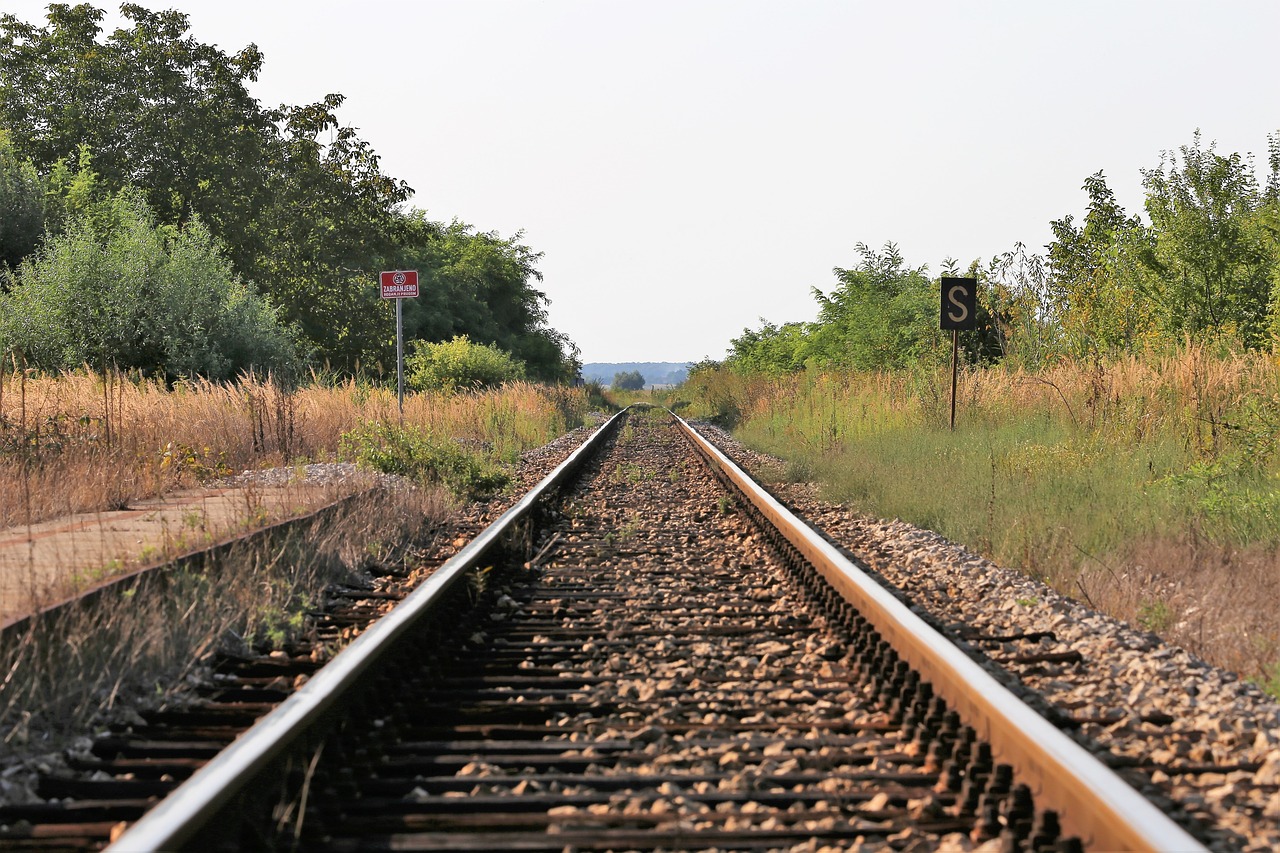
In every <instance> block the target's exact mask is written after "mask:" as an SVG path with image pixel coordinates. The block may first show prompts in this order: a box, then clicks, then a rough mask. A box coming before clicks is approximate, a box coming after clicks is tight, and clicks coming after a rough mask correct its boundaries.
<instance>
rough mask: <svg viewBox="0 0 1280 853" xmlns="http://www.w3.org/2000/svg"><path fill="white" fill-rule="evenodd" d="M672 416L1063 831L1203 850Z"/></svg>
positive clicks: (1133, 846) (1130, 844) (1096, 840)
mask: <svg viewBox="0 0 1280 853" xmlns="http://www.w3.org/2000/svg"><path fill="white" fill-rule="evenodd" d="M673 417H675V418H676V421H677V423H678V424H679V426H680V428H681V429H682V430H683V431H684V432H685V434H686V435H687V436H688V437H689V439H690V440H691V441H692V442H693V443H694V445H695V446H696V447H697V448H698V450H699V452H700V453H701V454H702V455H703V456H704V457H705V458H706V459H707V460H708V462H710V463H711V464H712V465H713V466H714V467H716V468H718V469H720V471H721V472H722V473H723V474H724V476H725V477H727V478H728V479H729V480H730V481H731V482H732V483H733V484H734V486H735V487H736V488H738V489H739V490H740V491H741V492H742V493H743V495H744V496H745V497H746V498H747V500H749V501H750V502H751V503H752V505H753V506H754V507H755V508H756V509H757V510H758V511H759V512H760V513H761V515H763V516H764V517H765V518H766V519H767V520H768V521H769V523H771V524H773V525H774V526H776V527H777V528H778V529H779V531H780V532H781V533H782V535H783V536H785V537H786V539H787V540H788V541H789V542H790V543H791V545H792V546H793V547H795V548H796V550H797V551H799V552H800V554H801V555H803V556H804V558H805V559H806V560H808V561H809V562H810V564H812V565H813V566H814V567H815V568H816V569H817V570H818V571H820V572H821V573H822V574H823V576H824V577H826V578H827V580H828V581H829V582H830V583H831V584H832V586H834V587H835V588H836V589H837V590H838V591H839V592H840V594H841V595H842V596H844V598H845V599H846V600H847V601H849V602H850V603H851V604H852V605H853V606H854V607H855V608H857V610H858V611H859V612H860V613H862V615H863V616H864V617H865V618H866V619H867V620H868V621H869V622H870V623H871V624H872V626H873V627H874V628H875V630H877V631H879V632H880V634H881V636H882V637H884V639H886V640H887V641H889V643H890V644H891V645H892V646H893V647H894V648H895V649H896V650H897V651H898V654H899V655H900V657H902V659H904V660H906V661H907V662H908V663H909V664H910V665H911V666H912V667H913V668H915V669H916V670H917V671H918V672H919V673H920V677H921V678H922V679H924V680H927V681H930V682H931V683H932V684H933V689H934V692H935V693H936V694H937V695H939V696H941V697H942V698H943V699H945V700H946V702H947V703H948V705H950V707H951V708H953V709H954V710H956V711H958V712H959V713H960V716H961V717H962V718H963V719H964V720H965V722H966V724H967V725H970V726H972V727H973V728H974V729H975V730H976V731H977V732H978V733H979V735H980V736H982V737H983V739H984V740H986V741H987V742H988V743H989V744H991V749H992V753H993V755H995V757H996V758H997V760H999V761H1002V762H1004V763H1007V764H1010V765H1012V766H1013V768H1014V770H1015V772H1017V773H1018V774H1019V776H1020V778H1021V779H1023V780H1024V781H1026V782H1027V783H1028V784H1029V785H1030V787H1031V788H1032V791H1033V793H1034V794H1035V795H1036V799H1037V802H1038V803H1040V804H1042V805H1044V806H1046V807H1048V808H1052V809H1055V810H1056V811H1058V813H1059V816H1060V819H1061V821H1062V824H1063V827H1064V829H1066V830H1067V831H1069V832H1070V833H1071V834H1073V835H1076V836H1078V837H1079V838H1080V839H1081V840H1082V841H1083V842H1084V843H1086V844H1087V845H1089V846H1091V847H1093V848H1094V849H1099V850H1150V851H1161V853H1163V852H1164V851H1195V850H1204V849H1205V847H1204V845H1202V844H1201V843H1200V842H1198V841H1196V839H1195V838H1193V837H1192V836H1191V835H1190V834H1189V833H1188V832H1187V831H1186V830H1185V829H1183V828H1182V827H1181V826H1179V825H1178V824H1177V823H1175V822H1174V821H1173V820H1172V819H1171V818H1169V816H1168V815H1166V814H1164V813H1163V812H1161V811H1160V810H1159V809H1158V808H1157V807H1156V806H1155V805H1154V804H1152V803H1151V802H1150V801H1149V800H1147V799H1146V798H1145V797H1143V796H1142V795H1141V794H1139V793H1138V792H1137V791H1135V790H1134V789H1133V788H1132V787H1131V786H1130V785H1128V784H1127V783H1126V782H1125V781H1124V780H1123V779H1121V778H1120V777H1119V776H1118V775H1116V773H1115V772H1114V771H1112V770H1111V769H1110V768H1109V767H1107V766H1106V765H1105V764H1103V763H1102V762H1101V761H1099V760H1098V759H1097V758H1096V757H1094V756H1093V755H1092V754H1091V753H1089V752H1088V751H1087V750H1086V749H1085V748H1084V747H1082V746H1081V745H1080V744H1078V743H1076V742H1075V741H1074V740H1072V739H1071V738H1069V737H1068V736H1067V735H1066V734H1064V733H1063V732H1062V731H1061V730H1060V729H1058V728H1056V727H1055V726H1053V725H1052V724H1051V723H1049V721H1047V720H1046V719H1044V718H1043V717H1042V716H1040V715H1039V714H1038V713H1036V712H1035V711H1034V710H1033V709H1032V708H1030V707H1028V706H1027V705H1026V704H1025V703H1024V702H1023V701H1022V700H1021V699H1019V698H1018V697H1017V696H1016V695H1015V694H1014V693H1013V692H1011V691H1010V690H1009V689H1008V688H1006V687H1005V686H1004V685H1003V684H1001V683H1000V682H999V681H998V680H996V679H995V678H994V677H993V676H992V675H991V674H990V673H988V672H987V671H986V670H984V669H983V668H982V667H981V666H980V665H979V664H978V663H977V662H976V661H974V660H973V659H972V658H970V657H969V656H968V655H967V654H966V653H965V652H964V651H962V650H961V649H960V648H959V647H958V646H956V645H955V643H953V642H952V641H951V640H949V639H948V638H947V637H945V636H943V635H942V634H940V633H939V632H938V631H936V630H935V629H934V628H933V627H931V626H930V625H929V624H928V623H926V622H925V621H924V620H923V619H921V618H920V617H919V616H918V615H916V614H915V613H913V612H912V611H911V609H910V608H909V607H907V605H905V604H903V603H902V602H901V601H900V600H898V599H897V598H896V597H895V596H894V595H893V594H892V593H890V592H889V591H888V590H886V589H885V588H884V587H882V586H880V584H878V583H876V581H875V580H873V579H872V578H871V576H870V575H869V574H867V573H866V572H865V571H863V570H862V569H861V568H860V567H858V566H857V565H856V564H854V563H853V562H852V561H851V560H849V559H848V558H847V557H845V556H844V555H843V554H841V553H840V551H839V550H838V549H837V548H835V547H834V546H833V545H832V544H831V543H829V542H828V541H827V540H825V539H824V538H822V537H821V536H819V535H818V534H817V533H815V532H814V531H813V530H812V529H810V528H809V526H808V525H807V524H805V523H804V522H803V521H801V520H800V519H799V518H797V517H796V516H795V515H794V514H793V513H792V512H791V511H790V510H788V509H787V508H786V507H785V506H783V505H782V504H781V502H779V501H778V500H777V499H776V498H774V497H773V495H771V494H769V493H768V492H767V491H765V490H764V489H763V488H761V486H760V485H759V484H758V483H756V481H755V480H754V479H753V478H752V477H751V476H750V475H748V474H747V473H746V472H745V471H743V470H742V468H740V467H739V466H738V465H737V464H736V463H734V462H733V460H731V459H730V458H729V457H728V456H726V455H725V454H724V453H723V452H722V451H721V450H720V449H719V448H717V447H716V446H715V445H714V444H712V443H711V442H710V441H708V440H707V439H706V438H704V437H703V436H702V435H701V434H700V433H698V431H697V430H695V429H694V428H693V427H692V426H690V425H689V424H688V423H686V422H685V421H684V420H683V419H681V418H680V417H679V416H678V415H674V413H673Z"/></svg>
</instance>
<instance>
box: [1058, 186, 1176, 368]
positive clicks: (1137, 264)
mask: <svg viewBox="0 0 1280 853" xmlns="http://www.w3.org/2000/svg"><path fill="white" fill-rule="evenodd" d="M1084 191H1085V192H1086V193H1088V195H1089V206H1088V211H1087V213H1086V214H1085V219H1084V222H1083V223H1082V224H1081V225H1079V226H1077V225H1076V224H1075V222H1074V220H1073V218H1072V217H1071V216H1065V217H1063V218H1062V219H1058V220H1055V221H1053V222H1051V223H1050V228H1051V229H1052V230H1053V235H1054V239H1053V242H1051V243H1050V244H1049V247H1048V248H1049V253H1048V264H1049V291H1050V296H1051V299H1052V309H1051V310H1052V314H1053V319H1054V321H1055V322H1056V323H1057V324H1058V327H1059V329H1060V330H1061V333H1062V334H1061V342H1062V344H1063V346H1064V347H1065V348H1066V351H1067V352H1068V353H1069V354H1071V355H1076V356H1084V355H1101V354H1112V353H1117V352H1129V351H1132V350H1134V349H1136V348H1140V347H1142V346H1145V345H1148V344H1151V343H1153V342H1154V341H1155V339H1156V338H1157V336H1158V306H1157V304H1156V302H1155V301H1154V299H1153V298H1152V296H1151V293H1150V288H1151V282H1150V274H1149V267H1150V258H1151V252H1152V247H1153V235H1152V232H1151V231H1150V230H1149V229H1148V228H1147V227H1146V226H1144V225H1143V224H1142V221H1141V220H1140V219H1139V218H1138V217H1136V216H1126V215H1125V212H1124V208H1122V207H1121V206H1120V205H1119V203H1118V202H1117V201H1116V197H1115V194H1114V193H1113V192H1112V191H1111V188H1110V187H1108V186H1107V179H1106V176H1105V175H1103V173H1102V172H1101V171H1098V172H1095V173H1094V174H1092V175H1090V176H1089V177H1088V178H1086V179H1085V182H1084Z"/></svg>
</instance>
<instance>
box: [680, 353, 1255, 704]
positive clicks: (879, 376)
mask: <svg viewBox="0 0 1280 853" xmlns="http://www.w3.org/2000/svg"><path fill="white" fill-rule="evenodd" d="M683 393H684V394H686V395H689V396H690V399H691V400H692V401H693V403H694V406H693V411H694V412H695V413H698V414H701V415H703V416H712V417H718V418H719V419H720V420H721V421H722V422H729V423H735V422H736V423H737V426H738V428H737V432H738V435H739V436H740V437H741V438H742V439H743V440H744V441H746V442H747V443H748V444H749V445H752V446H754V447H756V448H758V449H760V450H763V451H766V452H769V453H771V454H774V455H777V456H780V457H782V458H784V459H786V460H788V469H789V470H788V475H789V476H790V477H791V478H793V479H810V478H812V479H817V480H819V481H821V482H823V483H824V484H825V485H826V488H827V490H828V492H829V495H830V496H831V497H832V498H834V499H837V500H840V501H844V502H847V503H849V504H851V505H852V506H854V507H855V508H858V509H859V510H861V511H863V512H866V513H868V514H872V515H877V516H881V517H899V518H902V519H904V520H907V521H910V522H912V523H914V524H917V525H919V526H922V527H928V528H931V529H934V530H937V531H939V532H940V533H942V534H944V535H945V536H947V537H949V538H951V539H953V540H955V541H958V542H961V543H963V544H965V545H967V546H969V547H970V548H972V549H974V550H976V551H979V552H982V553H984V554H986V555H987V556H989V557H991V558H992V559H994V560H996V561H997V562H999V563H1001V564H1004V565H1008V566H1014V567H1020V568H1022V569H1023V570H1025V571H1027V572H1028V573H1030V574H1032V575H1034V576H1036V577H1039V578H1041V579H1044V580H1046V581H1047V582H1049V583H1051V584H1053V585H1054V586H1056V587H1058V588H1059V589H1060V590H1062V591H1064V592H1067V593H1068V594H1072V595H1075V596H1076V597H1083V598H1086V599H1088V600H1089V601H1090V603H1093V604H1095V605H1097V606H1100V607H1102V608H1103V609H1107V610H1110V611H1111V612H1113V613H1115V614H1116V615H1118V616H1120V617H1122V618H1127V619H1131V620H1132V621H1135V622H1137V623H1140V624H1144V625H1146V626H1147V627H1149V628H1152V629H1153V630H1159V631H1161V632H1162V633H1165V634H1166V635H1169V636H1171V638H1173V639H1176V640H1179V641H1181V642H1184V643H1186V644H1187V645H1189V646H1191V647H1192V648H1193V649H1195V650H1197V651H1200V652H1202V653H1205V654H1208V655H1210V656H1211V657H1214V658H1215V659H1216V660H1217V661H1218V662H1221V663H1224V664H1225V665H1229V666H1233V667H1234V668H1237V669H1241V670H1243V671H1246V672H1249V673H1250V674H1252V675H1255V676H1257V677H1261V678H1264V679H1265V678H1274V679H1280V616H1276V615H1274V612H1276V611H1280V608H1278V607H1276V603H1277V602H1278V601H1280V559H1277V556H1276V552H1277V547H1278V546H1280V488H1278V486H1280V455H1278V454H1277V452H1276V451H1277V445H1278V444H1280V367H1278V366H1277V364H1276V362H1274V361H1272V360H1270V359H1268V358H1266V357H1265V356H1261V355H1220V354H1211V353H1209V352H1206V351H1205V350H1203V349H1198V348H1187V349H1184V350H1182V351H1180V352H1178V353H1175V354H1171V355H1168V356H1165V357H1159V358H1156V357H1151V358H1145V359H1143V358H1128V359H1122V360H1118V361H1114V362H1110V363H1098V362H1093V363H1067V364H1060V365H1057V366H1054V367H1052V368H1049V369H1046V370H1043V371H1040V372H1036V373H1028V372H1025V371H1022V370H1015V369H1003V368H992V369H984V370H970V371H966V372H964V373H962V375H961V377H960V385H959V395H958V401H957V419H956V420H957V425H956V430H955V432H954V433H953V432H951V431H950V430H949V429H948V420H949V408H950V396H949V395H950V373H949V371H939V372H916V373H893V374H890V373H875V374H839V375H834V374H801V375H798V376H792V377H783V378H775V379H767V378H759V377H739V376H734V375H733V374H731V373H728V372H724V371H718V372H714V373H709V374H703V375H701V376H695V379H694V380H693V381H691V383H690V384H689V386H688V387H687V388H686V389H684V390H683ZM1228 589H1229V590H1233V591H1234V592H1233V593H1232V594H1231V595H1226V594H1225V593H1224V590H1228ZM1233 599H1234V603H1233Z"/></svg>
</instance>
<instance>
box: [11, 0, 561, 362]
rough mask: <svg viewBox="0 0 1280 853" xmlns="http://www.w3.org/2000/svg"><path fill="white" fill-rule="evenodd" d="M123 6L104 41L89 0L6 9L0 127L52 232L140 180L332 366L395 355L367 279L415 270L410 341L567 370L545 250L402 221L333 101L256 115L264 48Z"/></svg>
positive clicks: (397, 193)
mask: <svg viewBox="0 0 1280 853" xmlns="http://www.w3.org/2000/svg"><path fill="white" fill-rule="evenodd" d="M121 12H122V14H123V16H124V18H125V20H126V25H125V26H122V27H121V28H119V29H117V30H115V31H114V32H112V33H110V34H109V35H106V36H105V37H104V36H103V34H102V30H101V21H102V19H103V13H102V12H101V11H100V10H98V9H96V8H94V7H93V6H90V5H88V4H80V5H76V6H70V5H66V4H53V5H51V6H50V7H49V12H48V17H47V22H46V23H45V24H44V25H43V26H34V25H30V24H26V23H23V22H21V21H18V20H17V19H16V18H14V17H13V16H12V15H2V16H0V128H7V129H8V130H9V131H10V133H11V137H10V138H11V140H12V145H13V150H14V152H15V156H17V157H18V158H19V160H21V159H23V158H26V159H29V160H31V162H32V164H33V165H34V166H35V168H36V170H37V172H40V173H43V174H47V175H48V180H49V183H50V186H51V187H54V188H56V191H55V192H54V195H53V197H51V201H52V202H53V204H52V205H51V206H50V208H49V209H47V210H46V214H45V222H46V225H47V227H48V228H49V230H50V232H51V233H55V234H56V233H59V232H60V230H61V229H62V228H63V226H64V223H66V222H68V221H70V219H71V218H72V215H73V214H74V212H75V210H77V209H79V208H83V207H84V205H83V204H81V203H80V202H79V201H77V199H78V198H82V197H87V196H88V195H92V194H93V193H102V192H105V193H106V194H108V195H110V194H114V193H117V192H121V191H124V190H127V189H130V188H135V189H136V190H137V191H138V192H139V193H141V197H142V198H143V199H144V200H145V202H146V204H147V205H148V206H149V207H150V208H151V209H152V210H153V211H154V212H155V218H156V223H157V224H159V225H163V226H175V227H178V228H183V227H185V225H186V224H187V223H188V222H192V221H195V220H197V219H198V220H199V221H200V222H202V223H203V226H204V227H205V228H207V229H208V231H209V232H210V233H211V234H212V236H214V237H216V238H218V241H219V245H220V246H221V247H222V251H223V253H224V254H225V257H226V258H227V259H229V260H230V262H231V265H232V269H233V271H234V272H235V273H237V274H238V275H239V276H240V278H241V279H242V280H244V281H248V282H253V283H254V284H255V285H256V286H257V287H258V288H259V289H260V290H261V291H262V292H263V293H264V294H265V295H266V296H267V297H269V298H270V299H271V301H272V302H273V303H274V304H275V305H277V306H279V310H280V311H281V312H282V316H283V318H284V320H285V321H286V322H287V324H288V325H290V326H291V327H294V328H296V329H297V330H298V332H299V334H300V336H301V338H300V340H301V342H302V343H303V344H304V345H305V347H306V349H307V350H308V351H310V352H311V353H312V354H313V355H314V357H315V358H316V359H318V360H322V361H324V362H325V363H326V364H327V365H328V366H330V367H332V368H334V369H336V370H340V371H346V372H355V371H358V370H364V371H367V370H370V369H372V368H374V366H375V365H381V364H388V363H390V360H391V358H392V355H393V352H394V337H393V334H392V332H391V330H392V329H393V328H394V325H393V323H392V322H391V306H390V305H389V304H388V303H387V302H386V301H385V300H381V299H379V294H378V290H377V286H376V274H377V272H378V271H380V270H383V269H392V268H400V269H405V268H421V269H422V270H423V271H424V274H426V275H429V276H432V277H433V278H434V280H433V281H424V284H425V285H426V286H425V287H424V291H423V292H424V297H425V295H426V294H432V295H433V296H431V297H427V298H423V299H420V300H417V301H409V302H408V303H407V304H406V305H405V308H406V309H407V310H406V315H407V316H406V318H405V319H406V327H407V328H406V331H407V333H408V336H409V337H410V338H411V339H413V338H414V337H417V338H421V339H425V340H436V341H442V340H449V339H450V338H451V337H453V336H454V335H459V334H466V335H470V336H471V338H472V339H473V340H476V341H479V342H483V343H487V344H493V345H495V346H498V347H500V348H501V349H504V350H506V351H509V352H511V353H513V354H514V355H515V357H516V358H518V359H520V360H522V361H524V362H526V364H527V365H528V372H529V375H530V376H532V377H534V378H538V379H548V380H553V379H567V378H569V377H571V376H573V375H574V373H575V372H576V370H577V367H578V366H579V365H578V361H577V350H576V348H575V347H574V346H573V344H572V342H570V341H569V339H568V338H567V337H566V336H565V335H563V334H562V333H560V332H557V331H556V330H554V329H552V328H550V327H549V326H548V325H547V322H546V321H547V314H546V305H547V298H546V296H545V294H543V293H542V292H541V291H540V290H538V289H537V287H536V283H537V282H538V281H540V280H541V274H540V273H539V272H538V270H537V266H536V264H537V261H538V260H539V258H540V255H539V254H538V253H536V252H534V251H532V250H531V249H529V248H528V247H527V246H525V245H524V244H523V242H522V235H520V234H516V235H515V236H514V237H511V238H503V237H500V236H498V235H497V234H495V233H492V232H480V231H477V230H476V229H473V228H471V226H467V225H463V224H460V223H453V224H452V225H448V226H445V225H440V224H438V223H430V222H427V221H426V219H425V217H424V216H422V215H420V214H418V213H416V212H409V213H405V212H404V211H403V209H402V207H403V205H404V204H405V203H406V202H407V201H408V200H409V198H410V197H411V195H412V190H411V188H410V187H409V186H408V185H407V184H405V183H404V182H403V181H400V180H396V179H394V178H392V177H391V176H389V175H387V174H385V173H384V172H383V171H382V168H381V164H380V161H379V158H378V155H377V154H376V153H375V152H374V151H373V149H372V148H371V147H370V146H369V145H368V144H367V143H366V142H365V141H363V140H362V139H360V137H359V136H358V134H357V133H356V131H355V129H354V128H351V127H348V126H344V125H343V124H342V123H341V121H340V120H339V118H338V115H337V111H338V109H339V108H340V107H341V106H342V104H343V100H344V99H343V96H342V95H339V94H330V95H327V96H325V97H324V98H322V99H321V100H319V101H317V102H315V103H312V104H306V105H303V106H288V105H285V106H281V107H279V108H277V109H263V108H262V107H261V106H260V105H259V104H258V102H257V101H256V100H255V99H254V98H253V97H252V96H251V95H250V94H249V92H248V89H247V84H249V83H251V82H253V81H254V80H256V79H257V75H258V73H259V71H260V69H261V67H262V63H263V56H262V54H261V52H260V51H259V50H258V49H257V47H255V46H254V45H252V44H251V45H249V46H247V47H245V48H244V49H243V50H240V51H239V52H237V53H232V54H228V53H224V52H223V51H221V50H219V49H218V48H217V47H215V46H212V45H206V44H203V43H201V42H200V41H198V40H197V39H195V38H194V37H193V36H191V35H190V34H189V33H188V19H187V16H186V15H184V14H182V13H179V12H172V11H169V12H158V13H153V12H150V11H148V10H147V9H145V8H143V7H142V6H139V5H136V4H131V3H130V4H125V5H124V6H122V7H121ZM90 159H91V160H92V164H93V168H92V169H91V170H90V169H89V168H88V166H87V163H88V161H89V160H90ZM77 164H78V167H79V169H78V171H77ZM99 210H100V209H99ZM433 285H436V286H434V287H433ZM435 294H439V299H435V297H434V295H435ZM433 300H434V301H433ZM437 308H439V309H440V310H438V311H437V310H435V309H437Z"/></svg>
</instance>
